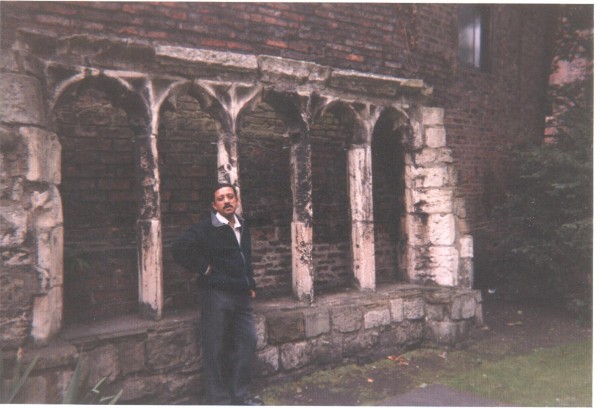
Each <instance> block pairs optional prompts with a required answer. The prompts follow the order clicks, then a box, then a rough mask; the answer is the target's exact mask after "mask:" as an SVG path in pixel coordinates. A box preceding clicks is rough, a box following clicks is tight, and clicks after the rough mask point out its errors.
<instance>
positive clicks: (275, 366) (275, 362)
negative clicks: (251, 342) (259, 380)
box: [255, 346, 279, 376]
mask: <svg viewBox="0 0 600 408" xmlns="http://www.w3.org/2000/svg"><path fill="white" fill-rule="evenodd" d="M256 359H257V362H256V367H255V370H256V372H257V373H258V375H260V376H268V375H271V374H274V373H276V372H277V371H279V349H278V348H277V347H273V346H268V347H265V348H264V349H262V350H260V351H259V352H258V353H257V354H256Z"/></svg>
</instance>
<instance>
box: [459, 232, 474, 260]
mask: <svg viewBox="0 0 600 408" xmlns="http://www.w3.org/2000/svg"><path fill="white" fill-rule="evenodd" d="M459 242H460V257H461V258H473V237H472V236H471V235H465V236H463V237H461V238H460V241H459Z"/></svg>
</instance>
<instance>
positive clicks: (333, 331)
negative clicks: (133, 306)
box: [9, 285, 482, 404]
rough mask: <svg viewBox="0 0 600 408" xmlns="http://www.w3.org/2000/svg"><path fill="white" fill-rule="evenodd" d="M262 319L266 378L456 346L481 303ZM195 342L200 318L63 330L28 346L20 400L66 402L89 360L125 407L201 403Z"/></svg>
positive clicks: (421, 301)
mask: <svg viewBox="0 0 600 408" xmlns="http://www.w3.org/2000/svg"><path fill="white" fill-rule="evenodd" d="M255 319H256V322H257V329H258V335H259V340H258V353H257V361H256V364H255V370H256V375H257V378H259V379H258V380H257V381H260V382H263V381H270V380H272V379H277V378H280V379H281V378H293V377H295V376H297V375H300V374H303V373H308V372H311V371H314V370H319V369H325V368H327V367H330V366H333V365H339V364H342V363H359V364H360V363H365V362H368V361H371V360H373V359H375V358H382V357H384V356H386V355H391V354H394V355H397V354H399V353H402V352H404V351H406V350H409V349H412V348H415V347H426V346H451V347H452V346H455V345H457V344H460V343H461V342H462V341H464V340H466V339H467V338H468V336H469V332H470V330H471V329H472V328H473V327H474V326H476V325H477V324H481V323H482V314H481V297H480V295H479V293H478V292H477V291H472V290H462V291H455V290H451V289H442V288H434V287H423V286H416V285H413V286H409V285H402V286H397V285H396V286H393V285H392V286H386V287H385V288H381V290H380V291H378V292H377V294H371V295H369V296H365V295H360V294H358V293H356V292H354V293H352V292H349V293H343V294H337V295H327V296H322V297H321V298H320V299H319V300H318V301H317V302H316V303H315V304H314V305H312V306H307V305H305V304H302V303H299V302H294V301H290V300H285V301H277V302H258V303H257V305H256V309H255ZM197 336H198V319H197V314H196V313H193V312H189V313H177V314H172V315H168V316H165V317H164V318H163V319H162V320H161V321H160V322H150V321H148V320H142V319H139V318H138V317H136V316H128V317H124V318H117V319H111V320H109V321H105V322H103V323H89V324H85V325H79V326H76V327H73V328H71V329H66V330H63V331H62V332H61V334H60V336H59V338H58V339H56V340H54V341H52V342H51V343H50V344H49V345H47V346H46V347H42V348H35V349H29V348H28V349H25V351H24V362H25V363H27V362H29V361H31V360H32V359H33V358H34V357H35V356H39V360H38V363H37V365H36V368H35V369H34V371H33V372H32V374H31V376H30V378H29V379H28V380H27V382H26V383H25V387H24V389H23V392H22V393H21V394H20V396H19V398H18V402H25V403H60V401H61V399H62V396H63V395H64V393H65V391H66V388H67V386H68V384H69V382H70V379H71V377H72V373H73V370H74V367H75V365H76V362H77V359H78V358H81V362H82V370H83V373H88V372H89V373H90V377H89V382H90V384H95V383H96V382H97V381H99V380H100V379H101V378H103V377H107V384H106V385H107V386H106V387H105V388H104V390H103V393H104V395H113V394H116V393H117V392H119V391H120V390H123V394H122V396H121V398H120V400H119V403H126V404H199V403H201V402H202V394H203V385H202V375H201V368H202V361H201V357H200V354H199V353H200V349H199V346H198V344H197ZM79 355H81V357H78V356H79ZM11 357H12V358H11V359H9V360H10V361H11V362H12V361H13V359H14V356H11Z"/></svg>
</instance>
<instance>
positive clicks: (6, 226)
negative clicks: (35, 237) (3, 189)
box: [0, 205, 29, 248]
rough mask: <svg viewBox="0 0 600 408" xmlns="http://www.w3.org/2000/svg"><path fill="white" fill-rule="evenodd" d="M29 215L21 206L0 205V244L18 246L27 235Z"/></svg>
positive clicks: (9, 246) (10, 246) (7, 246)
mask: <svg viewBox="0 0 600 408" xmlns="http://www.w3.org/2000/svg"><path fill="white" fill-rule="evenodd" d="M28 223H29V215H28V213H27V211H25V209H24V208H23V207H22V206H18V205H10V206H0V231H1V232H0V246H2V247H3V248H14V247H19V246H21V245H22V244H23V242H25V238H26V237H27V230H28Z"/></svg>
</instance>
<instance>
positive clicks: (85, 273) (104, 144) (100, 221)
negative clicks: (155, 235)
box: [52, 75, 149, 324]
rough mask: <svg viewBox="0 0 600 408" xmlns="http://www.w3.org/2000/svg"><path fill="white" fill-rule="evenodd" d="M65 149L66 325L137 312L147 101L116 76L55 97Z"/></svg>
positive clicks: (95, 78) (80, 85) (73, 86)
mask: <svg viewBox="0 0 600 408" xmlns="http://www.w3.org/2000/svg"><path fill="white" fill-rule="evenodd" d="M52 123H53V126H54V128H55V131H56V134H57V135H58V137H59V140H60V142H61V146H62V182H61V185H60V192H61V197H62V202H63V213H64V231H65V239H64V253H65V257H64V322H65V323H66V324H69V323H73V322H79V321H93V320H101V319H104V318H108V317H111V316H114V315H123V314H127V313H133V312H135V311H136V310H137V306H138V272H137V249H136V220H137V213H138V205H139V201H138V200H139V195H138V190H137V188H136V186H137V184H138V182H137V180H136V172H137V163H136V140H137V137H138V136H140V135H141V134H144V132H145V131H146V130H147V129H148V123H149V120H148V116H147V110H146V106H145V104H144V103H143V101H142V100H141V99H140V98H139V97H138V96H137V95H136V94H134V93H132V92H130V90H128V89H126V88H125V87H124V86H123V84H121V83H120V82H119V81H117V80H115V79H112V78H108V77H105V76H101V75H100V76H93V77H88V78H84V79H82V80H81V81H77V82H73V83H72V84H70V85H69V86H68V87H66V88H65V89H64V90H63V92H62V93H61V94H60V96H59V97H58V98H57V101H56V103H55V104H54V106H53V111H52Z"/></svg>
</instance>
